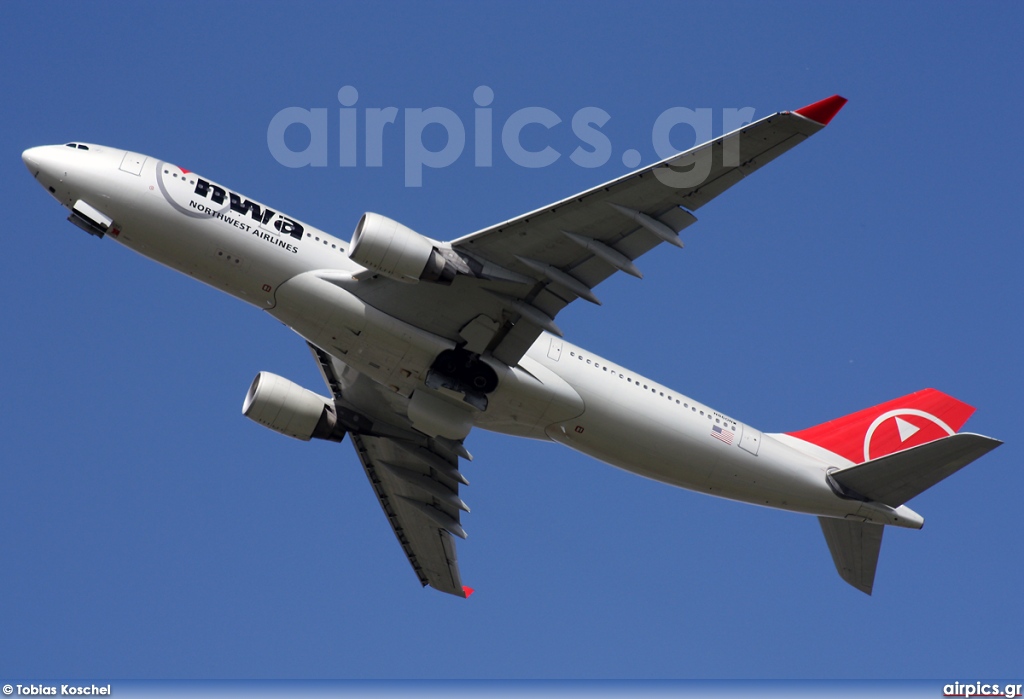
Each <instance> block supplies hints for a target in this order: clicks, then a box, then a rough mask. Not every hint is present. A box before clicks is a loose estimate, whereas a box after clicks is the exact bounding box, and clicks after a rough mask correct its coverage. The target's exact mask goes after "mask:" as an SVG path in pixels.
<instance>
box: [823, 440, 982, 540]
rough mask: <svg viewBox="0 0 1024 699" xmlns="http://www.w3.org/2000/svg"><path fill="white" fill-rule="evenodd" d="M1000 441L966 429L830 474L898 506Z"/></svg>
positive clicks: (864, 493) (849, 486) (867, 495)
mask: <svg viewBox="0 0 1024 699" xmlns="http://www.w3.org/2000/svg"><path fill="white" fill-rule="evenodd" d="M1000 444H1002V442H1000V441H999V440H998V439H992V438H991V437H983V436H981V435H980V434H971V433H969V432H964V433H961V434H954V435H950V436H948V437H943V438H942V439H937V440H935V441H933V442H928V443H927V444H921V445H919V446H916V447H911V448H910V449H906V450H905V451H899V452H896V453H895V454H889V455H888V456H883V457H881V458H879V459H873V460H871V461H867V462H865V463H863V464H860V465H859V466H852V467H850V468H848V469H844V470H842V471H834V472H833V473H832V474H831V475H832V479H833V480H834V481H836V482H837V483H839V484H840V485H841V486H843V487H844V488H847V489H849V490H851V491H853V492H854V493H856V494H857V495H862V496H864V497H865V498H867V499H869V500H874V501H876V502H881V503H884V504H886V505H889V506H890V507H899V506H900V505H902V504H903V503H905V502H906V501H907V500H910V499H911V498H913V497H915V496H916V495H920V494H921V493H923V492H924V491H926V490H928V488H931V487H932V486H933V485H935V484H936V483H938V482H939V481H941V480H942V479H944V478H947V477H949V476H951V475H953V474H954V473H956V472H957V471H959V470H960V469H962V468H963V467H964V466H966V465H967V464H969V463H971V462H972V461H974V460H975V459H977V458H979V457H981V456H984V455H985V454H987V453H988V452H990V451H992V450H993V449H995V448H996V447H998V446H999V445H1000ZM830 545H831V544H830ZM833 555H835V554H834V553H833Z"/></svg>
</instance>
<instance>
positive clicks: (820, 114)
mask: <svg viewBox="0 0 1024 699" xmlns="http://www.w3.org/2000/svg"><path fill="white" fill-rule="evenodd" d="M846 102H847V100H846V98H845V97H840V96H839V95H832V96H831V97H826V98H825V99H823V100H821V101H820V102H815V103H814V104H809V105H807V106H806V107H803V108H802V109H798V110H796V113H797V114H799V115H800V116H802V117H807V118H808V119H810V120H811V121H816V122H818V123H819V124H821V125H822V126H825V125H827V124H828V122H830V121H832V117H834V116H835V115H836V114H838V113H839V110H840V109H842V108H843V105H845V104H846Z"/></svg>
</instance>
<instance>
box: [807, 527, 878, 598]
mask: <svg viewBox="0 0 1024 699" xmlns="http://www.w3.org/2000/svg"><path fill="white" fill-rule="evenodd" d="M818 522H819V523H820V524H821V531H822V533H823V534H824V535H825V542H826V543H827V544H828V550H829V552H830V553H831V554H832V560H833V561H834V562H835V564H836V570H837V571H839V575H840V576H841V577H842V578H843V580H845V581H846V582H848V583H850V584H851V585H853V586H854V587H855V588H857V589H858V590H860V591H861V592H864V593H867V594H869V595H870V594H871V588H872V587H874V584H875V569H876V568H877V567H878V552H879V551H881V550H882V533H883V531H884V530H885V526H884V525H882V524H871V523H870V522H852V521H850V520H848V519H833V518H832V517H818Z"/></svg>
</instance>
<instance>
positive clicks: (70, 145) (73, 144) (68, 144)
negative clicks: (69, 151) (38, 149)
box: [64, 143, 78, 148]
mask: <svg viewBox="0 0 1024 699" xmlns="http://www.w3.org/2000/svg"><path fill="white" fill-rule="evenodd" d="M64 145H66V146H67V147H68V148H77V147H78V144H77V143H65V144H64Z"/></svg>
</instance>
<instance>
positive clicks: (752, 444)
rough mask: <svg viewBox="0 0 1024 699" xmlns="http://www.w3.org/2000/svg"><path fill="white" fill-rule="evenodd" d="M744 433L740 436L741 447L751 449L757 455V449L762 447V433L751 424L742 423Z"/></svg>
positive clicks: (741, 427)
mask: <svg viewBox="0 0 1024 699" xmlns="http://www.w3.org/2000/svg"><path fill="white" fill-rule="evenodd" d="M740 429H742V430H743V434H742V436H741V437H740V449H745V450H746V451H749V452H750V453H751V454H753V455H754V456H757V450H758V449H760V448H761V433H760V432H758V431H757V430H755V429H754V428H753V427H750V426H749V425H740Z"/></svg>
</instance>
